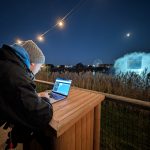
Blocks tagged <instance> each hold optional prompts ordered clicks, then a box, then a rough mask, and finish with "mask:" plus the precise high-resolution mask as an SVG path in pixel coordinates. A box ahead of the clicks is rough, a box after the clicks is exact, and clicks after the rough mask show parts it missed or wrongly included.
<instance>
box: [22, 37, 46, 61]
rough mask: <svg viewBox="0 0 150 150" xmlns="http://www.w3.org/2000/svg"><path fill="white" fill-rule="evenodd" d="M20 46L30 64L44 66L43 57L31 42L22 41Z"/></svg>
mask: <svg viewBox="0 0 150 150" xmlns="http://www.w3.org/2000/svg"><path fill="white" fill-rule="evenodd" d="M21 46H22V47H23V48H24V49H25V50H26V51H27V52H28V54H29V57H30V63H35V64H44V63H45V56H44V54H43V52H42V51H41V49H40V48H39V47H38V46H37V45H36V44H35V43H34V42H33V41H32V40H28V41H24V42H23V43H22V44H21Z"/></svg>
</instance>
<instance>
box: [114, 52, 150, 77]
mask: <svg viewBox="0 0 150 150" xmlns="http://www.w3.org/2000/svg"><path fill="white" fill-rule="evenodd" d="M149 64H150V53H144V52H143V53H137V52H134V53H131V54H126V55H125V56H123V57H121V58H119V59H117V60H116V61H115V64H114V69H115V73H116V74H120V73H123V74H125V73H127V72H135V73H137V74H139V75H140V74H142V72H144V71H145V70H147V72H146V74H147V73H149V72H150V65H149Z"/></svg>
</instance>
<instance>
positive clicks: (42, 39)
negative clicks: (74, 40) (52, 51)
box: [15, 0, 88, 45]
mask: <svg viewBox="0 0 150 150" xmlns="http://www.w3.org/2000/svg"><path fill="white" fill-rule="evenodd" d="M87 1H88V0H85V1H84V0H80V2H79V3H78V4H77V5H76V6H75V7H73V8H72V9H71V10H70V11H69V12H68V13H67V14H66V15H65V16H64V17H63V18H62V19H60V20H58V21H57V23H56V24H55V25H53V26H52V27H51V28H50V29H48V30H47V31H45V32H44V33H43V34H41V35H38V36H37V38H36V39H37V41H39V42H43V41H44V36H45V35H46V34H47V33H48V32H50V31H51V30H53V29H54V28H55V27H59V28H61V29H62V28H64V26H65V23H64V20H65V19H66V18H67V17H68V16H69V15H71V14H72V13H73V12H74V11H75V10H76V9H77V8H78V7H79V6H81V4H82V3H83V2H84V3H85V2H87ZM22 42H23V41H22V40H19V39H18V40H16V42H15V43H17V44H19V45H20V44H22Z"/></svg>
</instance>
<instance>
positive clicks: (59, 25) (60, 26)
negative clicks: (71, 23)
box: [57, 20, 65, 29]
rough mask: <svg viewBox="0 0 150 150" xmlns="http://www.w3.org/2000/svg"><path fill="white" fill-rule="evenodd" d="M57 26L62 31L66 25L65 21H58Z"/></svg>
mask: <svg viewBox="0 0 150 150" xmlns="http://www.w3.org/2000/svg"><path fill="white" fill-rule="evenodd" d="M57 25H58V27H59V28H61V29H62V28H63V27H64V25H65V24H64V21H63V20H58V22H57Z"/></svg>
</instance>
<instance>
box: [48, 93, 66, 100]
mask: <svg viewBox="0 0 150 150" xmlns="http://www.w3.org/2000/svg"><path fill="white" fill-rule="evenodd" d="M50 98H54V99H55V100H59V99H63V98H65V96H63V95H58V94H56V93H51V94H50Z"/></svg>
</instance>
